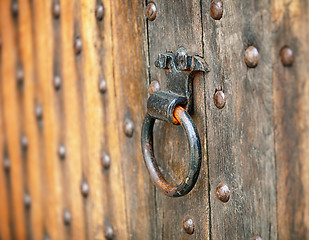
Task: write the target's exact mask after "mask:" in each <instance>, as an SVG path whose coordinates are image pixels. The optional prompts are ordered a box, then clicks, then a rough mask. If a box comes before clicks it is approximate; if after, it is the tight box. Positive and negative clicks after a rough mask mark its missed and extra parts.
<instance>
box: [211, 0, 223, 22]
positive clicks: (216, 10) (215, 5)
mask: <svg viewBox="0 0 309 240" xmlns="http://www.w3.org/2000/svg"><path fill="white" fill-rule="evenodd" d="M222 15H223V3H222V1H221V0H214V1H212V2H211V4H210V16H211V17H212V18H213V19H215V20H220V19H221V18H222Z"/></svg>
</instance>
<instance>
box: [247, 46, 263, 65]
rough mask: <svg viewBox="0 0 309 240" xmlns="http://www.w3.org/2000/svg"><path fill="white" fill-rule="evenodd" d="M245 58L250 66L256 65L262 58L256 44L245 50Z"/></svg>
mask: <svg viewBox="0 0 309 240" xmlns="http://www.w3.org/2000/svg"><path fill="white" fill-rule="evenodd" d="M244 59H245V62H246V64H247V66H248V67H250V68H254V67H256V66H257V65H258V63H259V60H260V54H259V51H258V50H257V49H256V47H254V46H250V47H248V48H247V49H246V51H245V54H244Z"/></svg>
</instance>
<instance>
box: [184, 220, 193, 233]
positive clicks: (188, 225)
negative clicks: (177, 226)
mask: <svg viewBox="0 0 309 240" xmlns="http://www.w3.org/2000/svg"><path fill="white" fill-rule="evenodd" d="M182 227H183V229H184V230H185V232H186V233H188V234H193V233H194V227H195V226H194V222H193V220H192V218H190V217H186V218H185V219H184V220H183V222H182Z"/></svg>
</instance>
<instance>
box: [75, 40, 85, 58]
mask: <svg viewBox="0 0 309 240" xmlns="http://www.w3.org/2000/svg"><path fill="white" fill-rule="evenodd" d="M82 46H83V43H82V40H81V38H80V37H76V38H75V42H74V49H75V53H76V54H80V53H81V51H82Z"/></svg>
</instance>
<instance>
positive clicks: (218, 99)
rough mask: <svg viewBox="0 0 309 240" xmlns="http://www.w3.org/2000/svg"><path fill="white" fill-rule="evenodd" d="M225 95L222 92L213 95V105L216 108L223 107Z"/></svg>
mask: <svg viewBox="0 0 309 240" xmlns="http://www.w3.org/2000/svg"><path fill="white" fill-rule="evenodd" d="M225 102H226V99H225V95H224V92H223V91H222V90H219V91H216V92H215V95H214V103H215V105H216V107H217V108H219V109H221V108H223V107H224V106H225Z"/></svg>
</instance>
